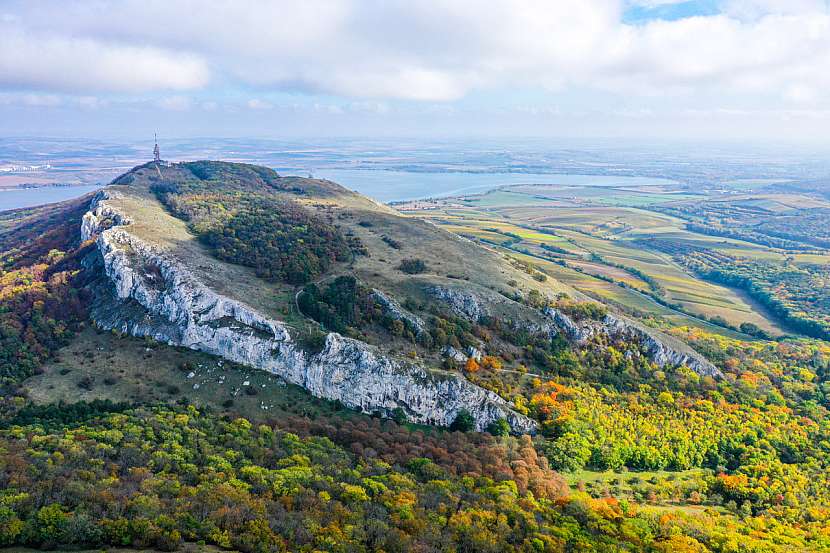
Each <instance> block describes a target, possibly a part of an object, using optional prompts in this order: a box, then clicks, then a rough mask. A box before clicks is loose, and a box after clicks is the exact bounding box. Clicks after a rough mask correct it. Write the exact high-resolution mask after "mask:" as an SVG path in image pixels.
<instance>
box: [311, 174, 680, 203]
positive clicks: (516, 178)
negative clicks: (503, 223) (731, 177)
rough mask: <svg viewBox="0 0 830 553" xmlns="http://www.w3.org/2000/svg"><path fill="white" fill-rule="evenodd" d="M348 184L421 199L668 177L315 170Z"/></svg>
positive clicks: (374, 193) (380, 196) (376, 193)
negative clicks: (511, 187) (533, 186)
mask: <svg viewBox="0 0 830 553" xmlns="http://www.w3.org/2000/svg"><path fill="white" fill-rule="evenodd" d="M314 176H315V177H316V178H320V179H328V180H331V181H334V182H336V183H338V184H342V185H343V186H345V187H346V188H349V189H351V190H355V191H357V192H360V193H361V194H365V195H366V196H370V197H372V198H374V199H376V200H380V201H382V202H393V201H399V200H419V199H423V198H436V197H442V196H456V195H461V194H472V193H477V192H486V191H487V190H492V189H494V188H498V187H500V186H507V185H516V184H566V185H575V186H657V185H666V184H673V182H674V181H671V180H668V179H659V178H649V177H613V176H608V175H554V174H541V173H416V172H408V171H385V170H366V169H321V170H319V171H315V172H314Z"/></svg>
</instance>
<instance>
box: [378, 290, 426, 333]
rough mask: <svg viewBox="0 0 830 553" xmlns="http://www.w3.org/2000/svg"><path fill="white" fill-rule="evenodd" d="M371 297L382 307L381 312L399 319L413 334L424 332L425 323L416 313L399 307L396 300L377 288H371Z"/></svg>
mask: <svg viewBox="0 0 830 553" xmlns="http://www.w3.org/2000/svg"><path fill="white" fill-rule="evenodd" d="M372 299H373V300H375V303H377V304H379V305H380V306H381V308H382V309H383V314H384V315H385V316H386V317H389V318H391V319H393V320H396V321H401V322H403V323H404V325H406V327H407V328H409V329H410V330H412V332H413V333H414V334H415V336H421V335H422V334H423V333H424V332H426V331H427V330H426V325H425V324H424V321H423V320H422V319H421V318H420V317H418V316H417V315H413V314H412V313H410V312H409V311H407V310H405V309H404V308H403V307H401V306H400V305H399V304H398V302H396V301H395V300H393V299H392V298H390V297H389V296H387V295H386V294H384V293H383V292H381V291H380V290H378V289H377V288H375V289H373V290H372Z"/></svg>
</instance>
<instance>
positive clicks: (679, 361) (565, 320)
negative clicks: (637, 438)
mask: <svg viewBox="0 0 830 553" xmlns="http://www.w3.org/2000/svg"><path fill="white" fill-rule="evenodd" d="M544 313H545V315H546V316H547V317H549V318H550V320H551V321H553V322H554V324H556V326H558V327H559V328H561V329H562V331H563V332H564V333H565V335H567V336H568V337H569V338H570V339H572V340H574V341H575V342H577V343H585V342H586V341H587V340H589V339H590V338H591V337H592V336H594V335H595V334H597V333H604V334H607V335H610V336H615V337H625V338H628V339H634V340H637V341H639V342H640V343H641V344H643V345H644V346H645V348H646V351H647V352H648V357H649V359H650V360H651V361H652V362H654V363H655V364H656V365H657V366H659V367H665V366H676V365H686V366H687V367H689V368H690V369H692V370H693V371H695V372H696V373H697V374H699V375H701V376H713V377H718V378H719V377H721V376H723V373H721V371H720V369H718V368H717V367H715V366H714V365H713V364H712V363H710V362H709V361H707V360H706V359H704V357H703V356H702V355H700V354H699V353H697V352H696V351H694V350H693V349H692V348H690V347H689V346H687V345H686V344H684V343H682V342H680V341H679V340H676V339H674V338H672V337H670V336H666V335H665V334H663V333H660V332H658V331H655V330H652V329H649V328H647V327H645V326H643V325H641V324H639V323H636V322H634V321H632V320H630V319H627V318H624V317H620V316H618V315H612V314H610V313H609V314H607V315H606V316H605V318H604V319H603V320H602V321H586V322H581V323H579V324H577V323H576V322H574V321H573V320H572V319H571V318H570V317H568V316H567V315H565V314H564V313H562V312H561V311H559V310H557V309H553V308H551V307H548V308H545V310H544Z"/></svg>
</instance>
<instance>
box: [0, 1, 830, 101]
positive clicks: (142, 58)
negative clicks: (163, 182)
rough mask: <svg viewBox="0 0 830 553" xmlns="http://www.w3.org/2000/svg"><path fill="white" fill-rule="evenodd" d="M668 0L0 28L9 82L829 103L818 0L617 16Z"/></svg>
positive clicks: (432, 96) (18, 21) (57, 11)
mask: <svg viewBox="0 0 830 553" xmlns="http://www.w3.org/2000/svg"><path fill="white" fill-rule="evenodd" d="M669 3H677V2H675V1H674V0H557V1H554V2H551V1H549V0H512V1H510V0H490V1H488V2H486V3H484V4H482V3H481V2H480V1H479V0H445V1H438V0H423V1H419V2H389V3H377V2H365V1H360V0H306V1H304V2H287V1H286V2H276V1H265V0H261V1H258V0H236V1H231V0H217V1H215V2H211V3H210V4H209V6H207V7H206V5H205V4H203V3H202V2H200V1H197V0H178V1H171V0H121V1H113V2H108V3H106V9H105V10H102V8H101V5H100V4H98V3H74V2H72V3H70V2H57V1H55V2H23V1H19V2H13V1H7V2H6V4H7V5H6V6H5V8H4V9H5V11H6V12H8V13H10V14H12V15H13V16H14V21H15V23H14V24H13V25H12V24H11V23H8V24H6V25H5V26H2V27H0V87H6V88H7V89H11V88H16V89H21V88H27V89H32V90H41V91H45V92H56V91H66V90H70V91H78V92H79V93H82V94H86V93H89V92H91V91H94V90H114V91H123V92H130V93H132V92H140V91H146V90H174V91H176V90H181V91H184V90H190V89H204V88H206V87H207V90H208V91H210V90H211V88H210V87H211V86H212V87H214V88H216V87H220V86H231V87H242V88H249V89H256V90H262V91H264V92H270V91H292V92H306V93H322V94H330V95H336V96H342V97H348V98H354V99H358V100H360V101H364V100H365V101H376V102H383V101H385V100H390V99H403V100H417V101H432V102H434V101H452V100H456V99H459V98H462V97H464V96H465V95H467V94H469V93H470V92H471V91H479V90H511V89H529V88H539V87H543V88H546V89H549V90H556V91H568V90H583V89H588V90H604V91H611V92H613V93H619V94H624V95H626V96H629V95H635V96H636V95H644V96H655V95H661V96H683V97H694V96H695V95H733V97H735V98H739V97H740V96H741V95H744V94H747V95H752V96H753V97H759V98H765V99H766V100H765V101H766V102H768V103H769V104H775V103H778V102H798V103H800V104H804V103H821V102H830V96H828V92H827V91H830V13H828V10H827V8H826V3H825V2H823V1H822V0H725V1H724V13H723V14H721V15H716V16H706V17H692V18H686V19H681V20H676V21H652V22H647V23H644V24H639V25H636V26H632V25H626V24H624V23H622V15H623V11H624V10H625V9H626V8H627V7H630V6H631V5H635V4H636V5H641V6H657V5H663V4H669ZM170 22H176V24H175V25H173V24H171V23H170ZM211 82H212V83H213V84H210V83H211ZM260 102H262V103H261V104H260ZM266 105H268V103H267V102H264V101H262V100H258V99H252V100H251V101H249V102H248V103H247V107H248V108H250V109H262V108H263V107H266ZM378 105H380V104H378ZM350 109H353V108H350ZM387 109H388V106H387Z"/></svg>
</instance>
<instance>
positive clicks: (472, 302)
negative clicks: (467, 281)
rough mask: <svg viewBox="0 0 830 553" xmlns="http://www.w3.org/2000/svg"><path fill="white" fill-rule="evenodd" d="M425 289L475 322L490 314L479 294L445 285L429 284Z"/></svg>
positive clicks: (456, 312)
mask: <svg viewBox="0 0 830 553" xmlns="http://www.w3.org/2000/svg"><path fill="white" fill-rule="evenodd" d="M425 291H426V293H427V295H428V296H431V297H433V298H435V299H437V300H438V301H441V302H443V303H444V304H446V305H447V306H448V307H449V308H450V310H452V312H453V313H455V314H456V315H458V316H460V317H464V318H466V319H469V320H471V321H473V322H478V321H479V320H481V318H482V317H484V316H487V315H488V314H489V313H488V310H487V308H486V307H485V305H484V304H483V303H482V302H481V300H480V299H479V298H478V296H476V295H475V294H473V293H471V292H467V291H464V290H458V289H455V288H446V287H444V286H429V287H427V288H426V289H425Z"/></svg>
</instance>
